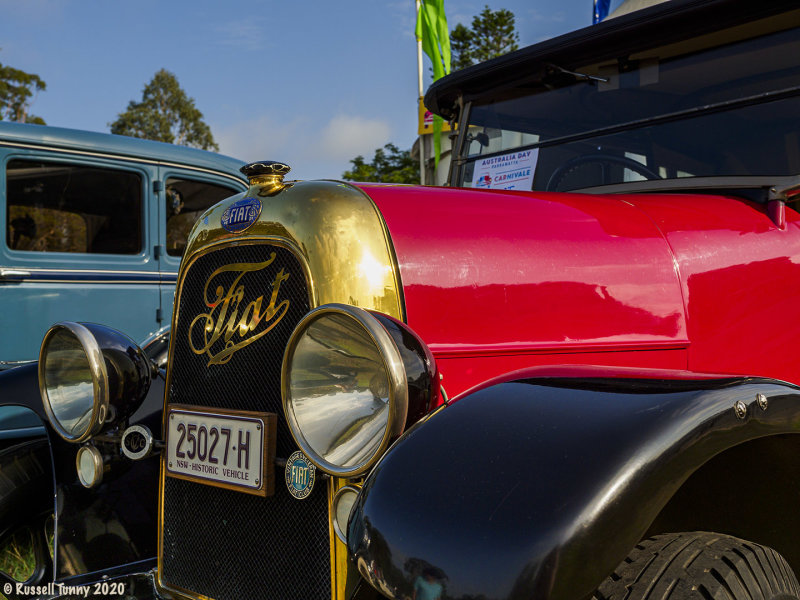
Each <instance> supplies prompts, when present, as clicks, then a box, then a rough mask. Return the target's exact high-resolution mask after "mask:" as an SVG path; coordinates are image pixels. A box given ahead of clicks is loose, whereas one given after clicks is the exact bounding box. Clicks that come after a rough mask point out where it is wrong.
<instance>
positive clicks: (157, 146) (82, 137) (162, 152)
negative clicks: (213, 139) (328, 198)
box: [0, 121, 246, 181]
mask: <svg viewBox="0 0 800 600" xmlns="http://www.w3.org/2000/svg"><path fill="white" fill-rule="evenodd" d="M3 141H8V142H15V143H24V144H32V145H36V146H47V147H58V148H64V149H66V150H82V151H85V152H97V153H102V154H113V155H118V156H124V157H131V158H135V159H139V160H148V161H155V162H166V163H178V164H186V165H191V166H194V167H199V168H202V169H212V170H215V171H223V172H226V173H229V174H231V175H235V176H237V177H238V178H240V179H242V180H243V181H246V177H245V176H244V175H243V174H242V173H240V172H239V168H240V167H241V166H242V165H244V161H241V160H237V159H235V158H232V157H230V156H225V155H222V154H217V153H215V152H208V151H206V150H199V149H197V148H189V147H188V146H178V145H175V144H165V143H164V142H154V141H152V140H142V139H139V138H133V137H128V136H124V135H114V134H110V133H97V132H94V131H81V130H79V129H66V128H63V127H50V126H47V125H32V124H30V123H12V122H8V121H0V143H2V142H3Z"/></svg>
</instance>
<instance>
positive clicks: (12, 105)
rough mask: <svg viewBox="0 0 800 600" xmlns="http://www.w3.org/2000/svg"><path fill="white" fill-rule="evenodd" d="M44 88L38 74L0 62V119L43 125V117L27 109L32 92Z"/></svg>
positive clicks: (44, 85)
mask: <svg viewBox="0 0 800 600" xmlns="http://www.w3.org/2000/svg"><path fill="white" fill-rule="evenodd" d="M46 88H47V85H46V84H45V82H44V81H42V78H41V77H39V76H38V75H35V74H33V73H26V72H25V71H20V70H19V69H15V68H14V67H9V66H7V65H4V64H3V63H0V121H17V122H19V123H36V124H38V125H44V124H45V123H44V119H42V118H41V117H37V116H35V115H32V114H30V113H29V112H28V109H29V108H30V105H31V102H33V96H34V94H35V93H36V92H39V91H44V90H45V89H46Z"/></svg>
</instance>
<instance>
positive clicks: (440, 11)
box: [415, 0, 450, 167]
mask: <svg viewBox="0 0 800 600" xmlns="http://www.w3.org/2000/svg"><path fill="white" fill-rule="evenodd" d="M415 33H416V36H417V40H419V41H421V42H422V51H423V52H425V54H427V55H428V58H430V59H431V63H433V80H434V81H436V80H437V79H439V78H440V77H444V76H445V75H449V74H450V32H449V30H448V29H447V16H446V15H445V14H444V0H421V2H420V6H419V12H418V13H417V28H416V32H415ZM433 148H434V164H435V165H436V166H437V167H438V166H439V157H440V156H441V154H442V118H441V117H440V116H438V115H434V116H433Z"/></svg>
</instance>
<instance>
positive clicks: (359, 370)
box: [282, 304, 408, 477]
mask: <svg viewBox="0 0 800 600" xmlns="http://www.w3.org/2000/svg"><path fill="white" fill-rule="evenodd" d="M282 392H283V409H284V413H285V415H286V420H287V422H288V424H289V429H290V431H291V432H292V436H293V437H294V439H295V441H296V442H297V444H298V446H300V449H301V450H302V451H303V452H304V453H305V454H306V455H307V456H308V458H309V459H311V461H312V462H314V464H316V465H317V466H318V467H319V468H320V469H322V470H323V471H326V472H328V473H330V474H333V475H337V476H340V477H350V476H355V475H359V474H361V473H364V472H365V471H366V470H367V469H369V468H370V467H371V466H372V465H373V464H374V463H375V461H377V459H378V458H379V457H380V456H381V455H382V454H383V452H384V451H385V450H386V448H387V447H388V445H389V442H390V441H391V440H392V439H393V438H394V437H396V436H398V435H400V433H402V431H403V428H404V426H405V422H406V414H407V411H408V385H407V377H406V370H405V368H404V366H403V359H402V356H401V354H400V351H399V350H398V348H397V345H396V344H395V342H394V341H393V340H392V337H391V335H389V333H388V332H387V330H386V329H385V328H384V327H383V326H382V325H381V323H380V321H379V320H378V319H376V318H375V317H374V316H373V315H371V314H370V313H368V312H367V311H365V310H363V309H360V308H355V307H353V306H347V305H344V304H326V305H324V306H321V307H319V308H317V309H315V310H313V311H311V312H310V313H308V314H307V315H306V316H305V318H303V320H301V321H300V323H299V324H298V325H297V328H296V329H295V331H294V333H293V334H292V337H291V339H290V340H289V344H288V345H287V347H286V353H285V354H284V357H283V372H282Z"/></svg>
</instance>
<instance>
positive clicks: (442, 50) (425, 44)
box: [416, 0, 450, 81]
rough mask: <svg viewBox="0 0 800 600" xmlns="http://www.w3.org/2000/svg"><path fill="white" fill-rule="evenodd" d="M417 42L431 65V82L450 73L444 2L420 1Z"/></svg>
mask: <svg viewBox="0 0 800 600" xmlns="http://www.w3.org/2000/svg"><path fill="white" fill-rule="evenodd" d="M416 35H417V40H421V41H422V50H423V52H425V54H427V55H428V58H430V59H431V62H432V63H433V80H434V81H436V80H437V79H439V78H440V77H444V76H445V75H448V74H449V73H450V32H449V30H448V29H447V17H446V16H445V14H444V0H422V1H421V2H420V6H419V12H418V13H417V29H416Z"/></svg>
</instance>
